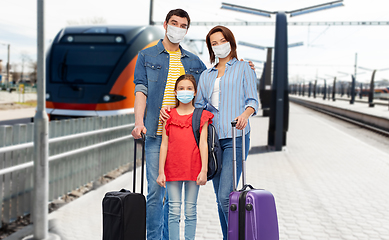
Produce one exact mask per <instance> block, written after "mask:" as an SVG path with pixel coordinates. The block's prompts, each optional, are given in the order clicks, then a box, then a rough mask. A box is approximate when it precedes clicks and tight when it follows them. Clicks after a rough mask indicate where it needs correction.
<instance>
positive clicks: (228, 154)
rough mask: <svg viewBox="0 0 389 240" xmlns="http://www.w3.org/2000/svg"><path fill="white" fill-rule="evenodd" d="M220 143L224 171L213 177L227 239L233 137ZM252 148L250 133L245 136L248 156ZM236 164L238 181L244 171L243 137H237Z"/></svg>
mask: <svg viewBox="0 0 389 240" xmlns="http://www.w3.org/2000/svg"><path fill="white" fill-rule="evenodd" d="M219 141H220V145H221V148H222V151H223V162H222V171H221V173H220V174H219V175H218V176H215V177H214V178H213V181H212V182H213V188H214V190H215V194H216V202H217V208H218V211H219V218H220V225H221V228H222V232H223V239H224V240H227V233H228V228H227V223H228V209H229V200H230V198H229V195H230V193H231V192H232V190H233V179H232V160H233V148H232V138H225V139H220V140H219ZM249 148H250V133H247V134H246V136H245V154H246V157H245V159H246V158H247V155H248V152H249ZM236 164H237V167H238V171H237V177H238V182H239V178H240V175H241V173H242V137H237V138H236Z"/></svg>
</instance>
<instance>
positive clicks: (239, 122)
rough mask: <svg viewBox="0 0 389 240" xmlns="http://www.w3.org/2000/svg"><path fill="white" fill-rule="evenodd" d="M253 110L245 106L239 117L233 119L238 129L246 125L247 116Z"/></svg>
mask: <svg viewBox="0 0 389 240" xmlns="http://www.w3.org/2000/svg"><path fill="white" fill-rule="evenodd" d="M254 111H255V110H254V108H252V107H247V108H246V110H244V112H243V113H242V114H241V115H240V116H239V117H237V118H235V120H236V121H237V123H236V128H237V129H239V130H243V129H244V128H245V127H246V126H247V123H248V121H249V117H250V116H251V115H252V114H253V113H254Z"/></svg>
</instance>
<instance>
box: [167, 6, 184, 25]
mask: <svg viewBox="0 0 389 240" xmlns="http://www.w3.org/2000/svg"><path fill="white" fill-rule="evenodd" d="M173 15H176V16H178V17H182V18H186V19H187V20H188V28H189V25H190V17H189V14H188V13H187V12H186V11H185V10H182V9H180V8H177V9H173V10H170V12H169V13H168V14H167V15H166V19H165V21H166V23H168V22H169V20H170V18H171V17H172V16H173Z"/></svg>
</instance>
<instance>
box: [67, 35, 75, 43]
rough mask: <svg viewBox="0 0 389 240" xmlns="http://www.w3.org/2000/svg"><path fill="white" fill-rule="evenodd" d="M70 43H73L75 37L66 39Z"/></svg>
mask: <svg viewBox="0 0 389 240" xmlns="http://www.w3.org/2000/svg"><path fill="white" fill-rule="evenodd" d="M66 40H67V41H68V42H73V40H74V39H73V37H72V36H69V37H68V38H67V39H66Z"/></svg>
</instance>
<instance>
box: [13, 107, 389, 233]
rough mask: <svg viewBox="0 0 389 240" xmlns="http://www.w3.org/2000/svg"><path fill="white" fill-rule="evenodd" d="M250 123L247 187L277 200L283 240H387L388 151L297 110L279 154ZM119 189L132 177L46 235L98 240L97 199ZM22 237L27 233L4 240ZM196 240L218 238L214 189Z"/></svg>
mask: <svg viewBox="0 0 389 240" xmlns="http://www.w3.org/2000/svg"><path fill="white" fill-rule="evenodd" d="M339 103H340V101H339ZM250 121H251V125H252V131H251V144H250V145H251V148H250V152H249V157H248V159H247V182H248V183H250V184H252V185H253V186H254V187H256V188H264V189H267V190H269V191H270V192H272V193H273V194H274V196H275V199H276V205H277V213H278V221H279V231H280V239H282V240H286V239H288V240H300V239H307V240H308V239H309V240H316V239H326V240H328V239H358V240H361V239H369V240H373V239H377V240H378V239H381V240H389V214H388V212H389V205H388V204H387V199H389V188H388V185H387V183H388V182H389V174H388V172H389V151H387V150H385V149H384V150H383V149H382V148H378V147H376V146H375V145H374V144H371V143H369V142H367V141H365V140H364V138H363V137H356V136H355V135H353V134H349V132H347V131H342V130H340V129H339V128H337V127H336V126H334V124H333V120H331V119H329V118H325V117H322V116H320V115H319V114H317V113H315V112H313V111H312V110H309V109H307V108H304V107H302V106H299V105H296V104H294V103H291V104H290V116H289V131H288V133H287V146H286V147H285V148H284V149H283V151H280V152H272V151H270V150H268V149H267V147H266V145H267V131H268V126H269V118H267V117H262V116H255V117H252V118H251V120H250ZM388 141H389V139H388ZM138 172H139V171H138ZM138 183H139V181H138ZM121 188H127V189H132V172H128V173H125V174H123V175H122V176H120V177H119V178H117V179H115V180H113V181H111V182H109V183H107V184H105V185H103V186H101V187H100V188H98V189H96V190H93V191H91V192H89V193H87V194H85V195H84V196H82V197H80V198H79V199H77V200H75V201H73V202H71V203H68V204H67V205H65V206H63V207H61V208H59V209H58V210H56V211H54V212H52V213H50V214H49V219H50V231H51V232H53V233H56V234H57V235H59V236H60V237H61V239H63V240H74V239H77V240H78V239H83V240H89V239H91V240H92V239H93V240H96V239H101V238H102V237H101V236H102V205H101V202H102V199H103V197H104V194H105V193H106V192H108V191H117V190H120V189H121ZM138 189H139V188H138ZM182 222H183V221H182ZM181 231H182V232H183V224H181ZM182 232H181V237H183V233H182ZM27 234H32V227H31V226H28V227H26V228H24V229H22V230H21V231H19V232H16V233H14V234H13V235H11V236H9V237H8V238H6V239H7V240H11V239H21V238H22V237H23V235H24V236H25V235H27ZM129 239H131V238H129ZM196 239H197V240H205V239H212V240H216V239H222V235H221V230H220V224H219V220H218V214H217V207H216V203H215V195H214V192H213V188H212V183H211V182H208V183H207V184H206V186H203V187H201V188H200V193H199V199H198V223H197V232H196Z"/></svg>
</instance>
